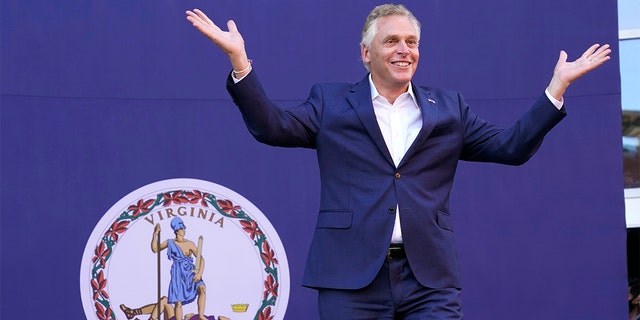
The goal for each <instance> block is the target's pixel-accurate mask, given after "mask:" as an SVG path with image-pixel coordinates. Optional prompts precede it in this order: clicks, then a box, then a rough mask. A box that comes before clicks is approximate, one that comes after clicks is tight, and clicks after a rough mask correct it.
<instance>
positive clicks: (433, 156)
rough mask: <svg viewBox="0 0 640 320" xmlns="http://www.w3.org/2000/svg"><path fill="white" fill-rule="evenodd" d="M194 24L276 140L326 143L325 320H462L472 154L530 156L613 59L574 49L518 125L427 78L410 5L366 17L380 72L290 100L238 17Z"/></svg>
mask: <svg viewBox="0 0 640 320" xmlns="http://www.w3.org/2000/svg"><path fill="white" fill-rule="evenodd" d="M187 19H188V20H189V21H190V22H191V23H192V24H193V26H194V27H195V28H196V29H198V30H199V31H200V32H202V33H203V34H204V35H205V36H207V37H208V38H209V39H211V40H212V41H213V42H214V43H215V44H216V45H217V46H218V47H219V48H220V49H221V50H222V51H223V52H224V53H226V54H227V55H228V57H229V60H230V62H231V65H232V67H233V71H232V72H231V74H230V75H229V78H228V81H227V89H228V91H229V93H230V94H231V96H232V97H233V100H234V102H235V103H236V104H237V105H238V107H239V109H240V111H241V112H242V115H243V119H244V121H245V124H246V125H247V127H248V128H249V131H250V132H251V134H253V135H254V137H255V138H256V139H257V140H258V141H260V142H263V143H266V144H269V145H275V146H284V147H303V148H312V149H316V150H317V157H318V164H319V167H320V177H321V194H320V208H319V210H318V213H317V222H316V227H315V231H314V234H313V240H312V243H311V248H310V249H309V254H308V257H307V264H306V268H305V274H304V278H303V285H304V286H307V287H311V288H315V289H317V290H318V307H319V310H320V316H321V318H322V319H345V320H347V319H349V320H350V319H376V320H378V319H461V318H462V308H461V301H460V292H461V284H460V274H459V267H458V257H457V253H456V248H455V238H454V237H455V236H454V231H453V229H452V227H451V223H450V221H449V220H450V212H449V194H450V191H451V186H452V183H453V178H454V174H455V171H456V166H457V163H458V161H459V160H466V161H483V162H496V163H503V164H510V165H518V164H522V163H524V162H526V161H527V160H528V159H529V158H530V157H531V156H532V155H533V154H534V153H535V151H536V150H537V149H538V148H539V147H540V145H541V143H542V140H543V138H544V136H545V135H546V134H547V132H549V130H551V129H552V128H553V127H554V126H555V125H556V124H557V123H558V122H559V121H560V120H561V119H562V118H564V116H565V112H564V107H563V102H562V95H563V93H564V92H565V90H566V89H567V87H568V86H569V84H571V83H572V82H573V81H575V80H576V79H578V78H580V77H581V76H583V75H584V74H586V73H587V72H589V71H591V70H593V69H595V68H596V67H598V66H600V65H601V64H602V63H604V62H605V61H607V60H609V53H610V52H611V50H609V46H608V45H604V46H600V45H593V46H591V47H590V48H589V49H587V50H586V51H585V52H584V54H583V55H582V56H581V57H580V58H579V59H577V60H576V61H573V62H567V61H566V60H567V54H566V53H565V52H564V51H562V52H561V53H560V57H559V59H558V62H557V64H556V67H555V69H554V74H553V77H552V79H551V81H550V83H549V85H548V86H547V89H546V90H541V93H540V97H539V98H538V99H537V100H536V102H535V103H534V104H533V106H531V108H530V109H529V110H528V111H527V112H525V113H524V114H523V115H522V116H521V117H520V119H519V120H518V121H516V123H515V124H514V125H513V126H511V127H507V128H502V127H498V126H496V125H494V124H492V123H489V122H487V121H484V120H483V119H481V118H480V117H479V116H477V115H476V114H475V113H473V112H472V111H471V110H470V108H469V107H468V106H467V104H466V103H465V101H464V100H463V99H462V98H461V95H460V94H459V93H458V92H455V91H448V90H442V89H437V88H432V87H422V86H417V85H415V84H414V83H412V82H411V79H412V77H413V75H414V73H415V72H416V69H417V67H418V61H419V58H420V53H419V42H420V23H419V22H418V20H417V19H416V18H415V17H414V15H413V14H412V13H411V12H410V11H409V10H407V9H406V8H405V7H404V6H402V5H381V6H377V7H375V8H374V9H373V11H371V13H370V14H369V16H368V17H367V20H366V22H365V25H364V28H363V32H362V41H361V54H362V60H363V62H364V64H365V67H366V68H367V69H368V70H369V71H370V73H369V74H368V75H367V76H365V77H364V78H363V79H362V80H361V81H360V82H358V83H355V84H346V83H324V84H316V85H314V86H313V88H312V89H311V93H310V95H309V97H308V98H307V100H306V101H305V102H304V103H302V104H300V105H298V106H293V107H288V108H282V107H280V106H277V105H275V104H274V103H273V102H272V101H271V100H269V98H268V97H267V95H266V93H265V91H264V90H263V88H262V85H261V84H260V82H259V80H258V76H257V72H256V71H255V70H254V69H253V67H252V66H251V62H250V61H249V60H248V59H247V53H246V50H245V43H244V40H243V38H242V35H241V34H240V33H239V32H238V29H237V27H236V25H235V23H234V22H233V21H229V22H228V23H227V26H228V28H229V31H223V30H221V29H220V28H219V27H218V26H217V25H216V24H215V23H213V22H212V21H211V20H210V19H209V18H208V17H207V16H206V15H205V14H204V13H203V12H202V11H200V10H197V9H196V10H194V11H187Z"/></svg>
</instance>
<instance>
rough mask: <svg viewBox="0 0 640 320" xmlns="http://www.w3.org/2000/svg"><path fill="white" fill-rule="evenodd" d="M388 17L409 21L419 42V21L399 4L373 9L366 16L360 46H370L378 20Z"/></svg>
mask: <svg viewBox="0 0 640 320" xmlns="http://www.w3.org/2000/svg"><path fill="white" fill-rule="evenodd" d="M388 16H403V17H407V18H409V21H411V24H413V27H414V28H415V29H416V32H417V34H418V41H420V21H418V18H416V17H415V16H414V15H413V13H411V11H409V9H407V7H405V6H404V5H401V4H383V5H379V6H377V7H375V8H373V10H371V12H370V13H369V15H368V16H367V20H366V21H365V23H364V27H362V40H360V46H365V47H366V48H369V47H370V46H371V42H372V41H373V37H375V35H376V32H378V27H377V25H378V19H380V18H382V17H388ZM364 66H365V68H367V70H369V65H368V64H367V63H364Z"/></svg>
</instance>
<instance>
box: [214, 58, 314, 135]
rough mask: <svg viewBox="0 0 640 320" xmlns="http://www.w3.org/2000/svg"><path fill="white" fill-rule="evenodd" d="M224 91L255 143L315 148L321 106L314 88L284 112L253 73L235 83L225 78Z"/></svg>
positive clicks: (253, 71) (229, 78)
mask: <svg viewBox="0 0 640 320" xmlns="http://www.w3.org/2000/svg"><path fill="white" fill-rule="evenodd" d="M227 91H228V92H229V94H230V95H231V98H232V99H233V102H234V103H235V104H236V105H237V106H238V108H239V109H240V112H241V113H242V118H243V120H244V122H245V124H246V126H247V128H248V129H249V132H250V133H251V134H252V135H253V137H254V138H255V139H256V140H258V141H260V142H262V143H265V144H268V145H272V146H279V147H302V148H315V137H316V135H317V131H318V128H319V124H320V116H321V106H322V94H321V89H320V87H319V86H318V85H316V86H314V88H313V89H312V90H311V94H310V96H309V98H308V99H307V101H305V102H304V103H302V104H300V105H298V106H295V107H291V108H286V109H285V108H281V107H280V106H278V105H276V104H275V103H273V102H272V101H271V100H270V99H269V98H268V97H267V94H266V92H265V91H264V89H263V87H262V84H261V83H260V81H259V80H258V77H257V74H256V72H255V70H252V71H251V72H250V73H249V74H248V75H247V76H246V77H245V78H244V79H242V81H240V82H238V83H234V82H233V80H232V79H231V75H229V77H228V79H227Z"/></svg>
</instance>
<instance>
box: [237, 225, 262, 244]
mask: <svg viewBox="0 0 640 320" xmlns="http://www.w3.org/2000/svg"><path fill="white" fill-rule="evenodd" d="M240 224H241V225H242V229H243V230H244V232H246V233H248V234H249V237H251V240H255V239H256V236H258V237H259V236H261V235H262V231H260V228H258V224H257V223H256V222H255V221H249V220H240Z"/></svg>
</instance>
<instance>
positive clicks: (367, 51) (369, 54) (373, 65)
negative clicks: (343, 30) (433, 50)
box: [362, 15, 420, 91]
mask: <svg viewBox="0 0 640 320" xmlns="http://www.w3.org/2000/svg"><path fill="white" fill-rule="evenodd" d="M377 29H378V30H377V32H376V34H375V36H374V37H373V41H371V45H370V46H369V48H366V47H365V46H362V60H363V61H364V62H366V63H368V64H369V69H370V70H371V77H372V78H373V81H374V83H375V84H376V87H379V88H378V91H383V90H394V89H400V88H405V89H406V87H407V86H408V85H409V82H410V81H411V78H412V77H413V74H414V73H415V72H416V68H417V67H418V60H419V58H420V52H419V50H418V34H417V31H416V29H415V28H414V27H413V24H412V23H411V21H410V20H409V18H407V17H404V16H395V15H394V16H386V17H382V18H380V19H378V21H377Z"/></svg>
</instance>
